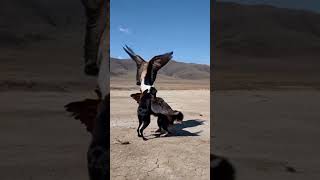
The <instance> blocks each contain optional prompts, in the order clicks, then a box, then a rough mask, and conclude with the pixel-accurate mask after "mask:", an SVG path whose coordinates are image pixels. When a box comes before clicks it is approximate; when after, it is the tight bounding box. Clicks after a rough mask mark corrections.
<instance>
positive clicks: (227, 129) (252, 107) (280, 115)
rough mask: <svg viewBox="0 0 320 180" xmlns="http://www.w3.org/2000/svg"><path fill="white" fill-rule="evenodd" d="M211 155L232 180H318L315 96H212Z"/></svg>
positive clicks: (319, 94)
mask: <svg viewBox="0 0 320 180" xmlns="http://www.w3.org/2000/svg"><path fill="white" fill-rule="evenodd" d="M213 105H214V110H213V111H212V112H211V113H213V117H214V121H213V122H212V123H214V124H213V127H214V128H212V133H211V135H212V136H211V137H212V142H211V147H212V148H211V149H212V150H213V152H214V153H215V154H219V155H223V156H225V157H227V158H229V160H230V161H231V163H233V165H234V166H235V169H236V177H237V180H247V179H259V180H270V179H281V180H294V179H297V180H298V179H299V180H300V179H320V169H319V167H320V161H319V159H320V155H319V152H320V145H319V143H318V139H317V138H318V137H320V131H319V125H320V122H319V119H320V115H319V106H320V91H317V90H309V89H300V90H298V89H297V90H290V91H289V90H283V91H273V90H265V91H217V92H215V93H214V96H213Z"/></svg>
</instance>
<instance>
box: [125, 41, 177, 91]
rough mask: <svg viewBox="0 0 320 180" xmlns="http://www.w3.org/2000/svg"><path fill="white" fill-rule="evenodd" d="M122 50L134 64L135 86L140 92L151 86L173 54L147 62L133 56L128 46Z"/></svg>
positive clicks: (160, 56) (135, 55)
mask: <svg viewBox="0 0 320 180" xmlns="http://www.w3.org/2000/svg"><path fill="white" fill-rule="evenodd" d="M123 49H124V50H125V51H126V53H127V54H128V55H129V56H130V57H131V59H132V60H134V61H135V62H136V65H137V73H136V84H137V85H138V86H140V87H141V91H142V92H143V91H144V90H146V89H150V87H152V86H153V84H154V82H155V80H156V77H157V73H158V71H159V70H160V69H161V68H162V67H163V66H164V65H166V64H167V63H168V62H169V61H170V60H171V58H172V54H173V52H169V53H165V54H162V55H158V56H154V57H153V58H152V59H151V60H150V61H149V62H147V61H145V60H144V59H143V58H142V57H140V56H139V55H137V54H135V53H134V52H133V50H132V49H131V48H129V47H128V46H125V47H123Z"/></svg>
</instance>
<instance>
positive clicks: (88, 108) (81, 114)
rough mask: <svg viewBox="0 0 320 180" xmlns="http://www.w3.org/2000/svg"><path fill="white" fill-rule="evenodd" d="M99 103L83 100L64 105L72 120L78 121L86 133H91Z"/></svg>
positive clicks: (98, 100) (92, 100) (95, 100)
mask: <svg viewBox="0 0 320 180" xmlns="http://www.w3.org/2000/svg"><path fill="white" fill-rule="evenodd" d="M100 102H101V100H100V99H85V100H83V101H76V102H71V103H69V104H67V105H65V109H66V111H68V112H71V113H72V114H71V116H73V118H75V119H77V120H80V121H81V123H82V124H84V125H85V126H86V129H87V131H88V132H90V133H92V131H93V128H94V120H95V118H96V116H97V112H98V105H99V104H100Z"/></svg>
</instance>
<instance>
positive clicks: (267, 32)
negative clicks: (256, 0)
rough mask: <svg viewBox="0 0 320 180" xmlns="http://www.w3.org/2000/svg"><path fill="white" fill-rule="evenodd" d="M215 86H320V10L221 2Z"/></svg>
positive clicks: (217, 18)
mask: <svg viewBox="0 0 320 180" xmlns="http://www.w3.org/2000/svg"><path fill="white" fill-rule="evenodd" d="M215 11H216V14H215V15H214V18H211V20H212V21H213V22H214V28H215V32H216V33H215V35H214V36H215V39H216V42H215V43H216V48H215V49H214V48H212V49H211V51H212V52H211V53H212V54H213V56H214V59H213V61H212V69H213V70H214V74H213V81H211V87H213V89H261V88H278V87H296V86H308V87H316V88H319V87H320V79H319V77H320V71H319V69H320V61H319V60H320V14H317V13H314V12H308V11H304V10H292V9H285V8H278V7H274V6H269V5H244V4H237V3H231V2H217V3H216V8H215Z"/></svg>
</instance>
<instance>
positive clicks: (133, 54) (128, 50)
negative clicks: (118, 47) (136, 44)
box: [123, 45, 146, 67]
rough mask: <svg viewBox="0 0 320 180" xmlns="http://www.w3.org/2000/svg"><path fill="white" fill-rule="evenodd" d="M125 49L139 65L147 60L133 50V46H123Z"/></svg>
mask: <svg viewBox="0 0 320 180" xmlns="http://www.w3.org/2000/svg"><path fill="white" fill-rule="evenodd" d="M123 49H124V51H126V53H127V54H128V55H129V56H130V57H131V59H132V60H134V61H135V62H136V64H137V67H140V66H141V64H142V63H143V62H146V61H145V60H144V59H143V58H142V57H140V56H139V55H137V54H136V53H134V52H133V50H132V49H131V48H129V47H128V46H127V45H125V47H123Z"/></svg>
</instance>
